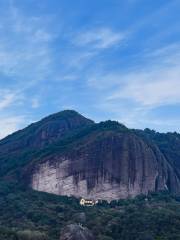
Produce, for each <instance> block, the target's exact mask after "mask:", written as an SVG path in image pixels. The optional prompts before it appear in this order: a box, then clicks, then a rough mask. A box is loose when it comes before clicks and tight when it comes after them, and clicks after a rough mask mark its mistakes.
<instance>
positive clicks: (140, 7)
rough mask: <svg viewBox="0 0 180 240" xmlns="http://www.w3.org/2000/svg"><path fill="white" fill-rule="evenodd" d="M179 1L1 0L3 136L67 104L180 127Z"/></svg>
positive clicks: (129, 122) (99, 116)
mask: <svg viewBox="0 0 180 240" xmlns="http://www.w3.org/2000/svg"><path fill="white" fill-rule="evenodd" d="M179 12H180V0H156V1H152V0H76V1H75V0H39V1H37V0H0V138H3V137H5V136H7V135H8V134H10V133H12V132H14V131H16V130H18V129H22V128H24V127H25V126H27V125H28V124H30V123H32V122H35V121H38V120H40V119H41V118H43V117H45V116H47V115H49V114H52V113H55V112H59V111H62V110H65V109H74V110H76V111H78V112H80V113H81V114H83V115H84V116H86V117H88V118H91V119H93V120H95V121H96V122H99V121H104V120H107V119H111V120H117V121H119V122H121V123H123V124H125V125H126V126H127V127H129V128H140V129H144V128H147V127H148V128H151V129H155V130H156V131H160V132H168V131H172V132H174V131H177V132H180V14H179Z"/></svg>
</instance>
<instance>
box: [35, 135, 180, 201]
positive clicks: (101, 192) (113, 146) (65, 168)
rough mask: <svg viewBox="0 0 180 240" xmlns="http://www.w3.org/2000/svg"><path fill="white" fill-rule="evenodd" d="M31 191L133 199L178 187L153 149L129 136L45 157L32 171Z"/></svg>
mask: <svg viewBox="0 0 180 240" xmlns="http://www.w3.org/2000/svg"><path fill="white" fill-rule="evenodd" d="M31 186H32V188H33V189H35V190H39V191H44V192H50V193H55V194H59V195H68V196H70V195H73V196H76V197H84V198H93V199H106V200H108V201H110V200H113V199H119V198H126V197H134V196H136V195H138V194H141V193H143V194H147V193H148V192H149V191H158V190H165V189H169V190H172V191H173V192H175V191H176V189H175V188H174V186H180V183H179V180H178V178H177V177H176V175H175V173H174V172H173V169H172V168H171V166H170V165H169V164H168V162H167V161H166V159H165V158H164V156H163V155H162V153H161V152H160V151H159V150H158V148H156V147H152V146H149V145H147V144H146V143H145V142H144V141H143V140H141V139H140V138H138V137H136V136H135V135H133V134H114V133H113V134H109V135H108V136H106V137H105V136H103V137H102V136H97V138H96V140H92V141H89V142H88V143H86V144H84V145H79V146H78V147H76V148H75V149H72V150H70V151H68V152H67V153H66V154H63V155H60V154H59V155H54V156H49V157H48V158H47V159H45V160H44V161H43V162H42V163H40V164H39V165H38V166H36V167H35V168H34V170H33V174H32V178H31Z"/></svg>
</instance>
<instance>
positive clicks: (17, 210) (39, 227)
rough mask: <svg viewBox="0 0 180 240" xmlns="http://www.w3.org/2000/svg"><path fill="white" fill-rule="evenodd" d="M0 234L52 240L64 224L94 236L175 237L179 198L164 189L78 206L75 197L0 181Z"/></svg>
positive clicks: (104, 239) (179, 231)
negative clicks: (81, 227)
mask: <svg viewBox="0 0 180 240" xmlns="http://www.w3.org/2000/svg"><path fill="white" fill-rule="evenodd" d="M0 211H1V214H0V226H1V227H0V239H2V240H6V239H8V240H11V239H12V240H58V239H59V236H60V231H61V229H62V227H63V226H65V225H66V224H68V223H79V222H80V221H81V220H80V219H81V217H80V216H79V215H80V214H81V213H82V212H84V213H85V215H86V220H85V221H84V220H83V225H85V226H87V227H88V228H89V229H90V230H91V231H92V232H93V233H94V234H95V236H97V239H98V240H110V239H111V240H112V239H114V240H121V239H122V240H140V239H142V240H145V239H147V240H151V239H154V240H167V239H168V240H170V239H172V240H176V239H177V240H178V239H180V198H178V197H175V196H171V195H169V194H168V193H166V192H162V193H156V194H149V195H148V196H147V197H146V196H139V197H137V198H135V199H127V200H119V201H112V202H111V203H110V204H108V203H107V202H106V201H102V202H101V203H99V204H98V205H97V206H95V207H82V206H80V205H79V200H78V199H75V198H68V197H62V196H56V195H52V194H47V193H40V192H36V191H33V190H30V189H29V190H27V189H21V188H20V187H18V186H15V185H14V184H10V183H9V184H7V183H5V182H1V184H0Z"/></svg>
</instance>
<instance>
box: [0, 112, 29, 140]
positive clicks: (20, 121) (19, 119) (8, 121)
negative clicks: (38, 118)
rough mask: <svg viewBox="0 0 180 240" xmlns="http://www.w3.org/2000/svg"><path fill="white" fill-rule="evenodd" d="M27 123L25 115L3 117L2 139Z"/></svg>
mask: <svg viewBox="0 0 180 240" xmlns="http://www.w3.org/2000/svg"><path fill="white" fill-rule="evenodd" d="M25 123H27V120H26V118H25V117H24V116H9V117H5V116H4V117H1V119H0V126H1V128H0V139H2V138H3V137H5V136H7V135H9V134H11V133H13V132H15V131H17V130H18V129H20V128H21V127H22V126H24V124H25Z"/></svg>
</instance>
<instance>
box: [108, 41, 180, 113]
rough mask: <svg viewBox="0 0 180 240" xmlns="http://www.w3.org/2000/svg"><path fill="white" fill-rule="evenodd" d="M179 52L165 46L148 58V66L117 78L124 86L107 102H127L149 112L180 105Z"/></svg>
mask: <svg viewBox="0 0 180 240" xmlns="http://www.w3.org/2000/svg"><path fill="white" fill-rule="evenodd" d="M179 49H180V46H179V45H177V46H176V47H172V46H169V47H166V48H163V49H158V50H156V51H154V52H153V53H151V54H148V55H147V56H148V61H149V63H148V65H146V66H145V67H144V69H138V70H135V71H133V72H129V73H127V74H125V75H122V76H120V79H121V81H122V82H123V83H124V86H123V87H121V88H119V90H116V91H115V92H114V93H112V94H111V96H109V98H108V99H109V100H117V99H130V100H132V101H135V102H137V103H139V104H140V105H141V106H144V107H151V108H152V107H158V106H162V105H167V104H176V103H180V95H179V92H180V64H179V63H180V50H179ZM149 56H151V57H153V58H151V59H149Z"/></svg>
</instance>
